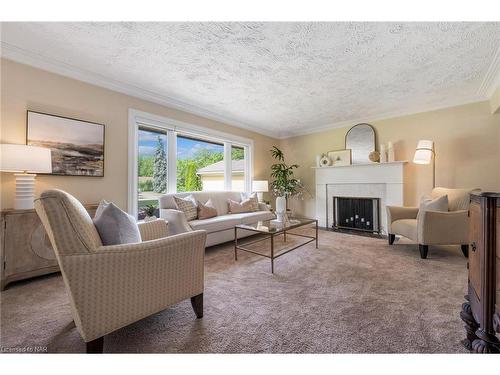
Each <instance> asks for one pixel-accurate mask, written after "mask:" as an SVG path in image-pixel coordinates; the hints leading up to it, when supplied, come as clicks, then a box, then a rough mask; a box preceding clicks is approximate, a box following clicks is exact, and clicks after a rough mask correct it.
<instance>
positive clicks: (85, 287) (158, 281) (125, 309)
mask: <svg viewBox="0 0 500 375" xmlns="http://www.w3.org/2000/svg"><path fill="white" fill-rule="evenodd" d="M205 241H206V233H205V231H192V232H190V233H184V234H179V235H176V236H170V237H166V238H162V239H158V240H152V241H145V242H141V243H133V244H124V245H112V246H102V247H99V248H97V249H96V251H95V252H92V253H86V254H78V255H72V256H64V257H62V258H61V265H62V267H61V269H62V272H63V275H64V277H65V279H66V281H67V283H68V286H69V297H70V301H71V304H72V308H73V311H74V314H75V323H76V326H77V328H78V331H79V332H80V333H81V335H82V337H83V339H84V341H85V342H89V341H91V340H94V339H96V338H98V337H102V336H104V335H106V334H108V333H111V332H113V331H115V330H117V329H119V328H121V327H124V326H126V325H128V324H130V323H133V322H135V321H138V320H140V319H142V318H145V317H147V316H149V315H151V314H155V313H157V312H159V311H161V310H163V309H165V308H167V307H169V306H171V305H173V304H175V303H178V302H180V301H182V300H184V299H187V298H190V297H193V296H196V295H198V294H200V293H203V285H204V283H203V279H204V278H203V268H204V255H205Z"/></svg>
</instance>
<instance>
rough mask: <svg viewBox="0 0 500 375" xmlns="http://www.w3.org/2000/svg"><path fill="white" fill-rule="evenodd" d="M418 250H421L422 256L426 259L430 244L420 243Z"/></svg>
mask: <svg viewBox="0 0 500 375" xmlns="http://www.w3.org/2000/svg"><path fill="white" fill-rule="evenodd" d="M418 250H419V251H420V258H422V259H426V258H427V252H428V251H429V245H420V244H419V245H418Z"/></svg>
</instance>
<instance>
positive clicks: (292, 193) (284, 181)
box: [270, 146, 305, 199]
mask: <svg viewBox="0 0 500 375" xmlns="http://www.w3.org/2000/svg"><path fill="white" fill-rule="evenodd" d="M270 152H271V155H272V157H273V158H274V159H276V160H277V161H278V163H276V164H273V165H271V178H273V179H274V180H273V181H272V182H271V190H272V192H273V193H274V195H276V196H278V197H282V196H285V197H286V198H287V199H288V198H293V197H300V196H302V194H303V193H304V191H305V189H304V185H303V184H302V182H301V181H300V180H299V179H297V178H295V177H294V175H293V172H294V170H295V169H297V168H298V167H299V165H298V164H291V165H288V164H286V163H285V155H284V154H283V151H281V150H280V149H279V148H278V147H276V146H273V148H272V149H271V150H270Z"/></svg>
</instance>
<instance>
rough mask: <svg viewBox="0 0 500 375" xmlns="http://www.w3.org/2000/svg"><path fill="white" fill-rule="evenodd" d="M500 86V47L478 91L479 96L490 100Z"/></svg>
mask: <svg viewBox="0 0 500 375" xmlns="http://www.w3.org/2000/svg"><path fill="white" fill-rule="evenodd" d="M499 85H500V46H499V47H498V49H497V51H496V53H495V55H494V56H493V60H492V61H491V64H490V66H489V68H488V70H487V71H486V74H485V75H484V78H483V82H482V83H481V86H480V87H479V90H478V91H477V94H478V96H481V97H483V98H484V99H489V98H491V96H492V95H493V93H494V92H495V90H496V88H497V87H498V86H499Z"/></svg>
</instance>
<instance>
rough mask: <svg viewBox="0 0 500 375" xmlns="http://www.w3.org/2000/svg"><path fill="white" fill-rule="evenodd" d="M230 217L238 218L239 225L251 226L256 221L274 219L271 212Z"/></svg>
mask: <svg viewBox="0 0 500 375" xmlns="http://www.w3.org/2000/svg"><path fill="white" fill-rule="evenodd" d="M231 216H234V217H238V218H239V219H240V221H241V224H253V223H256V222H258V221H266V220H272V219H274V215H273V213H272V212H271V211H256V212H245V213H241V214H232V215H231Z"/></svg>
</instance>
